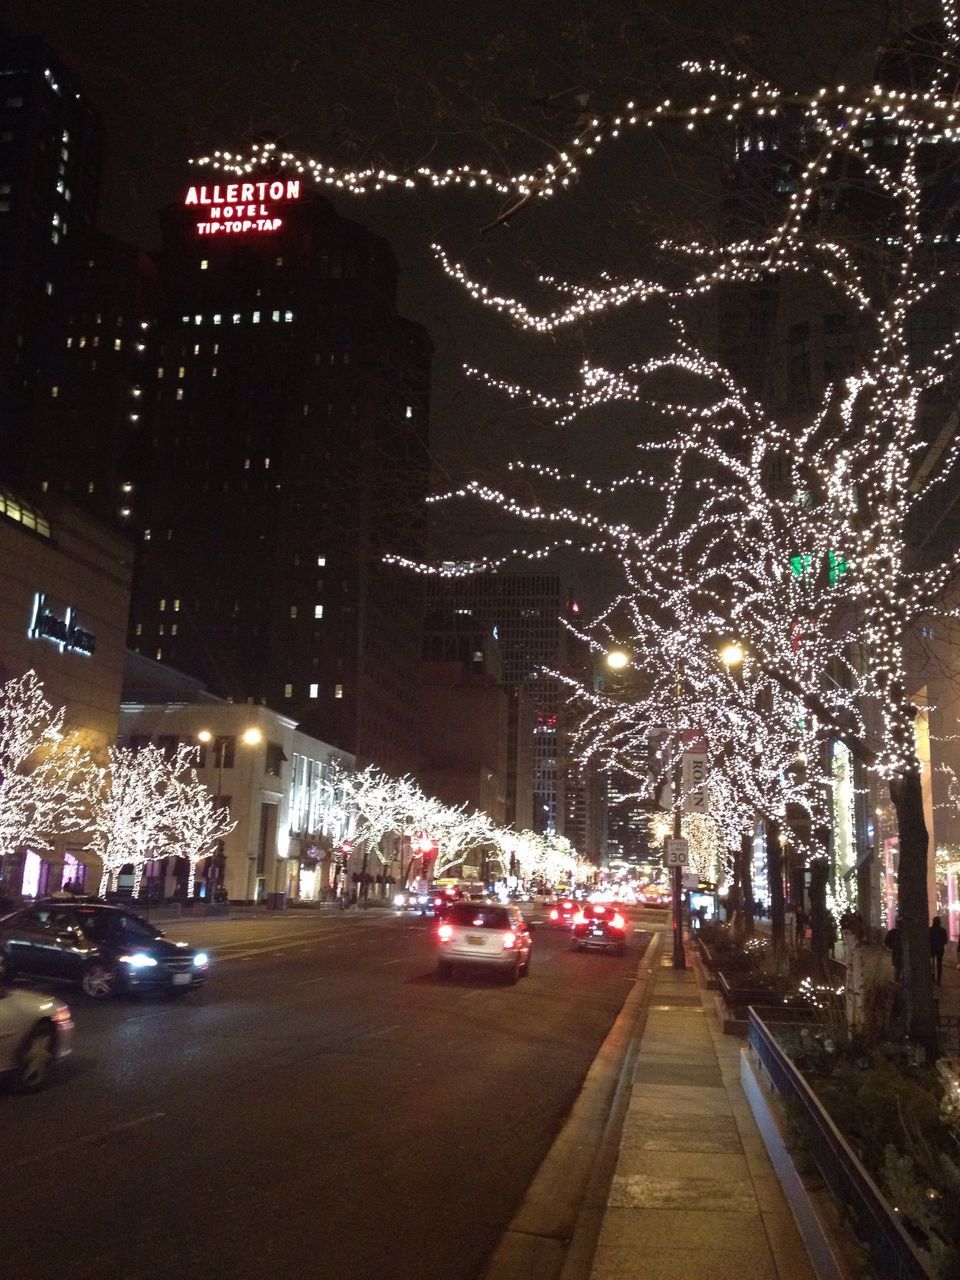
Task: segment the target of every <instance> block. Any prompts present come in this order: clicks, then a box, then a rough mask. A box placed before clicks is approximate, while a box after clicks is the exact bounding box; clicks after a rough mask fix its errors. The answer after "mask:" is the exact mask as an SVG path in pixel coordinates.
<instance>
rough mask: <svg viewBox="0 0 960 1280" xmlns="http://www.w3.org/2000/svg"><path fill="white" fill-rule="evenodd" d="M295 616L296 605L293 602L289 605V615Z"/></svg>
mask: <svg viewBox="0 0 960 1280" xmlns="http://www.w3.org/2000/svg"><path fill="white" fill-rule="evenodd" d="M296 616H297V606H296V605H295V604H292V605H291V606H290V617H291V618H295V617H296Z"/></svg>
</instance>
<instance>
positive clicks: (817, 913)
mask: <svg viewBox="0 0 960 1280" xmlns="http://www.w3.org/2000/svg"><path fill="white" fill-rule="evenodd" d="M829 877H830V863H829V862H828V861H827V859H826V858H814V859H813V861H812V862H811V863H810V949H811V951H812V952H813V954H814V957H815V959H816V965H817V969H818V971H819V974H820V976H821V977H823V976H824V973H825V970H826V963H825V962H826V958H827V952H828V951H829V949H830V941H831V939H830V930H829V929H828V927H827V881H828V879H829Z"/></svg>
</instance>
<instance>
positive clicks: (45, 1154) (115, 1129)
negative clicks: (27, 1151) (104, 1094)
mask: <svg viewBox="0 0 960 1280" xmlns="http://www.w3.org/2000/svg"><path fill="white" fill-rule="evenodd" d="M166 1114H167V1113H166V1112H165V1111H153V1112H151V1114H150V1115H148V1116H138V1117H137V1119H136V1120H125V1121H124V1122H123V1124H113V1125H110V1126H109V1128H107V1129H101V1130H100V1132H99V1133H89V1134H87V1135H86V1137H83V1138H73V1139H71V1141H70V1142H65V1143H63V1145H62V1146H59V1147H51V1148H50V1150H49V1151H41V1152H40V1154H39V1155H35V1156H27V1158H26V1159H25V1160H15V1161H14V1163H13V1164H8V1165H5V1166H4V1167H5V1169H7V1170H13V1169H22V1168H24V1167H25V1166H26V1165H28V1164H36V1163H37V1162H38V1161H40V1160H47V1159H49V1157H50V1156H58V1155H60V1154H62V1153H63V1152H64V1151H73V1149H74V1148H75V1147H76V1146H77V1144H78V1143H81V1142H100V1141H101V1140H102V1139H103V1138H106V1137H109V1136H110V1135H111V1134H113V1133H121V1132H122V1131H123V1130H124V1129H135V1128H137V1126H138V1125H141V1124H150V1123H151V1122H152V1121H154V1120H162V1119H163V1117H164V1116H165V1115H166Z"/></svg>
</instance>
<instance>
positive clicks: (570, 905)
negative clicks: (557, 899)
mask: <svg viewBox="0 0 960 1280" xmlns="http://www.w3.org/2000/svg"><path fill="white" fill-rule="evenodd" d="M563 909H564V911H572V910H573V903H572V902H565V903H564V904H563Z"/></svg>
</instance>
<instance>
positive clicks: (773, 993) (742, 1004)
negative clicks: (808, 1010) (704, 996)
mask: <svg viewBox="0 0 960 1280" xmlns="http://www.w3.org/2000/svg"><path fill="white" fill-rule="evenodd" d="M717 986H718V988H719V991H720V994H719V996H718V997H717V1009H718V1011H719V1012H720V1021H721V1022H722V1023H723V1030H724V1034H725V1035H733V1036H745V1035H746V1034H747V1025H748V1024H747V1019H748V1011H749V1009H750V1007H751V1006H755V1007H758V1008H759V1007H762V1008H776V1007H778V1006H783V1007H784V1008H785V1007H786V1006H784V1005H783V998H784V996H788V995H792V994H793V993H794V991H795V990H796V988H795V986H794V984H793V982H792V981H790V980H789V979H783V978H774V977H765V976H764V975H763V974H758V973H727V972H726V971H725V970H724V971H723V972H721V973H718V974H717ZM804 1007H805V1006H804V1005H802V1004H796V1003H794V1004H793V1005H792V1008H793V1009H794V1010H796V1009H797V1008H801V1009H802V1008H804Z"/></svg>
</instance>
